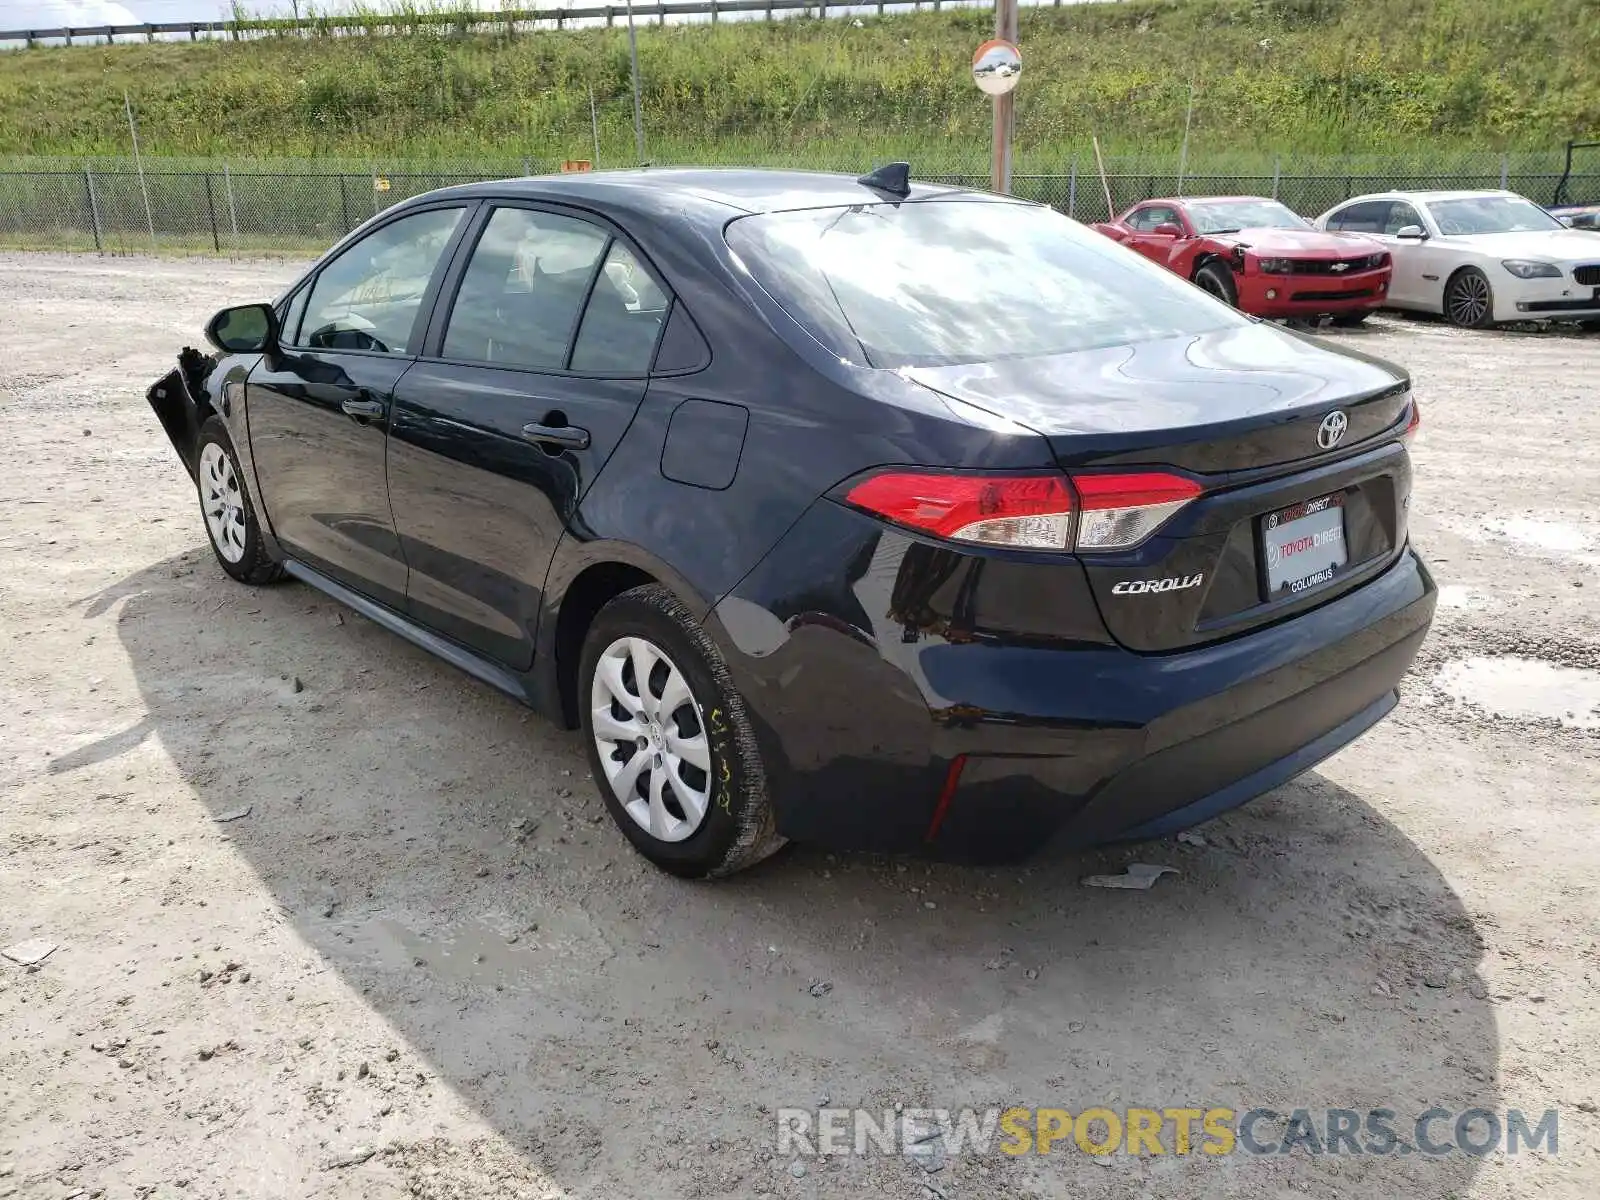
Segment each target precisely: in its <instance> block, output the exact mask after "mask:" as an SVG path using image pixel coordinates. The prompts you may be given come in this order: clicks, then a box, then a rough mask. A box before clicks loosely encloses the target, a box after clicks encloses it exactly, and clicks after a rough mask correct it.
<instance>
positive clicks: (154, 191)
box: [0, 147, 1600, 255]
mask: <svg viewBox="0 0 1600 1200" xmlns="http://www.w3.org/2000/svg"><path fill="white" fill-rule="evenodd" d="M740 149H741V150H743V151H746V153H742V154H739V155H737V156H734V155H729V156H724V155H722V154H719V153H715V152H713V153H710V154H706V153H701V154H695V155H691V156H685V157H686V159H687V161H688V162H691V163H698V164H704V163H705V161H706V159H707V158H710V159H712V160H714V163H715V165H732V163H733V162H737V161H739V159H741V158H742V159H743V160H744V161H745V162H749V163H752V164H759V163H761V162H762V161H763V160H765V161H768V162H770V161H771V160H770V159H766V156H764V155H762V154H760V153H748V151H749V149H750V148H749V147H741V148H740ZM974 149H976V148H974ZM849 157H850V155H849V154H848V153H840V152H837V151H832V152H830V153H829V155H828V156H827V160H826V161H813V162H804V160H803V158H802V159H801V162H803V163H804V165H807V166H814V167H818V168H824V169H833V170H848V171H865V170H868V169H870V168H871V167H872V166H873V165H874V159H873V158H872V157H870V156H869V154H868V153H863V155H862V156H861V158H860V159H859V160H858V161H848V159H849ZM946 157H947V161H948V160H949V159H951V158H953V159H954V160H955V161H957V162H959V163H960V165H961V167H962V168H963V169H957V170H946V171H943V172H941V171H940V170H938V169H936V168H937V167H938V166H939V165H940V164H939V163H937V162H936V163H933V164H932V166H933V167H934V168H935V169H928V168H927V167H924V166H921V165H919V164H918V163H917V162H916V160H915V158H913V160H912V165H913V171H914V174H915V175H916V177H917V178H920V179H923V180H927V181H930V182H943V183H953V184H959V185H962V186H967V187H975V188H984V187H987V186H988V182H989V181H988V176H987V174H986V173H979V172H977V171H975V170H973V169H972V167H973V165H974V162H973V160H974V158H978V155H976V154H974V155H968V154H955V155H950V154H949V152H948V150H947V151H946ZM878 161H881V157H880V158H879V159H878ZM979 161H981V158H979ZM657 164H658V165H662V164H661V160H660V159H658V160H657ZM580 165H583V164H577V163H572V162H569V161H567V160H556V159H548V158H544V159H541V158H534V157H531V156H530V157H520V156H507V157H503V158H496V159H484V160H473V161H455V162H433V163H416V162H395V163H371V164H359V165H358V164H352V163H342V162H336V161H329V160H324V161H320V162H289V161H285V162H260V161H257V162H249V163H245V162H238V163H230V162H212V161H205V162H192V161H184V162H175V161H172V160H164V159H145V160H144V161H143V163H142V164H141V163H136V162H135V161H134V160H132V159H105V158H98V159H83V160H62V159H30V160H0V246H4V247H10V248H30V249H62V250H99V251H102V252H114V253H145V252H150V251H152V250H155V251H159V252H184V253H208V254H246V255H248V254H262V253H289V254H299V253H310V252H314V251H317V250H319V249H321V248H324V247H326V246H328V245H330V244H331V243H333V242H334V241H336V240H338V239H339V238H340V237H341V236H343V235H344V234H345V233H347V232H348V231H349V230H351V229H353V228H355V227H356V226H357V225H359V224H360V223H361V222H362V221H364V220H366V219H367V218H368V217H371V216H372V215H374V214H375V213H377V212H380V211H382V210H383V209H384V208H386V207H388V206H389V205H391V204H395V203H397V202H399V201H400V200H403V199H406V198H408V197H410V196H415V195H418V194H421V193H423V192H426V191H430V190H432V189H434V188H438V187H444V186H448V185H450V184H455V183H466V182H470V181H474V180H480V179H494V178H508V177H512V176H519V175H528V174H539V173H544V172H555V171H560V170H562V169H563V168H564V167H573V166H580ZM786 165H800V164H799V163H797V162H796V160H795V157H793V156H789V157H788V158H787V163H786ZM1561 165H1562V164H1561V156H1560V154H1559V152H1550V153H1535V154H1515V155H1511V154H1506V155H1502V154H1481V155H1459V154H1458V155H1454V156H1452V157H1451V159H1450V160H1449V161H1435V162H1417V161H1397V160H1382V159H1372V158H1355V157H1350V158H1320V159H1319V158H1308V157H1306V156H1294V157H1290V156H1282V157H1275V156H1267V157H1263V158H1259V159H1256V160H1253V161H1250V162H1239V161H1233V162H1217V161H1205V160H1201V161H1195V162H1192V163H1191V164H1184V165H1183V166H1182V167H1180V164H1179V162H1178V160H1177V156H1172V157H1170V158H1162V159H1153V158H1152V159H1146V160H1137V161H1136V160H1130V159H1126V158H1118V159H1108V160H1107V161H1106V162H1105V174H1104V176H1102V175H1101V174H1100V172H1099V170H1098V169H1097V166H1096V163H1095V159H1094V157H1093V155H1092V154H1087V155H1073V154H1070V153H1068V154H1062V153H1059V152H1055V151H1049V150H1046V149H1043V148H1038V149H1034V150H1031V151H1030V150H1027V149H1019V151H1018V153H1017V156H1016V167H1015V173H1014V175H1013V182H1012V191H1013V192H1014V193H1015V194H1016V195H1018V196H1022V197H1026V198H1028V199H1032V200H1037V201H1040V202H1043V203H1046V204H1049V205H1051V206H1053V207H1055V208H1057V209H1059V210H1061V211H1062V212H1065V213H1067V214H1068V215H1070V216H1073V217H1076V218H1078V219H1079V220H1083V221H1099V220H1104V219H1105V218H1106V216H1107V213H1108V211H1116V212H1120V211H1122V210H1123V209H1125V208H1126V207H1127V206H1129V205H1131V204H1133V203H1135V202H1137V201H1139V200H1145V199H1149V198H1151V197H1154V196H1164V195H1175V194H1183V195H1191V196H1203V195H1262V196H1274V197H1277V198H1278V199H1280V200H1282V201H1283V202H1284V203H1285V204H1287V205H1288V206H1289V207H1290V208H1292V209H1294V210H1295V211H1297V212H1300V213H1302V214H1304V215H1306V216H1308V217H1314V216H1316V215H1317V214H1319V213H1321V212H1324V211H1326V210H1327V209H1328V208H1331V207H1332V206H1333V205H1335V204H1338V203H1339V202H1341V201H1343V200H1346V199H1348V198H1350V197H1351V196H1356V195H1360V194H1362V193H1365V192H1373V191H1382V190H1387V189H1390V188H1497V187H1509V188H1511V189H1513V190H1515V191H1518V192H1521V193H1522V194H1524V195H1526V196H1528V197H1530V198H1531V199H1533V200H1535V201H1538V202H1540V203H1548V202H1550V200H1551V198H1552V196H1553V193H1554V191H1555V187H1556V184H1557V182H1558V181H1559V180H1560V178H1561ZM1108 192H1109V195H1110V205H1109V209H1108V205H1107V193H1108ZM1568 192H1569V194H1570V195H1571V196H1572V197H1573V198H1574V199H1576V200H1582V199H1600V173H1597V174H1578V175H1574V176H1573V177H1572V179H1571V180H1570V181H1569V183H1568Z"/></svg>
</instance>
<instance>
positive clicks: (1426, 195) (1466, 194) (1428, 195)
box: [1334, 188, 1526, 208]
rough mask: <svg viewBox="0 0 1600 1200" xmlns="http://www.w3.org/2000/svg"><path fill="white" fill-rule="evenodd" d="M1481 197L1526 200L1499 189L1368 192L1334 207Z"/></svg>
mask: <svg viewBox="0 0 1600 1200" xmlns="http://www.w3.org/2000/svg"><path fill="white" fill-rule="evenodd" d="M1481 196H1515V197H1516V198H1517V199H1519V200H1522V199H1526V197H1524V196H1521V195H1519V194H1518V193H1516V192H1507V191H1502V190H1501V189H1500V188H1465V189H1455V190H1451V191H1442V190H1441V191H1414V192H1407V191H1393V192H1369V193H1368V194H1367V195H1365V196H1351V197H1350V199H1348V200H1341V201H1340V202H1339V203H1338V204H1336V205H1334V207H1335V208H1343V207H1344V206H1345V205H1346V204H1354V203H1355V202H1356V201H1358V200H1472V199H1476V198H1478V197H1481Z"/></svg>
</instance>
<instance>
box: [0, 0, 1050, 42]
mask: <svg viewBox="0 0 1600 1200" xmlns="http://www.w3.org/2000/svg"><path fill="white" fill-rule="evenodd" d="M972 2H975V0H972ZM1061 2H1062V0H1046V3H1053V4H1054V5H1055V6H1056V7H1059V6H1060V4H1061ZM945 5H948V6H949V7H951V8H959V7H963V6H964V5H963V3H962V2H961V0H833V4H832V5H831V7H832V8H833V9H834V10H835V11H836V12H837V14H838V15H840V16H843V15H846V13H847V12H849V13H860V12H865V11H872V10H876V11H877V13H878V14H879V15H880V16H881V15H882V14H883V13H884V12H885V11H887V10H888V9H892V8H912V9H921V8H924V7H927V8H928V9H930V10H931V11H933V12H938V11H939V10H940V8H941V7H942V6H945ZM632 7H633V16H634V19H635V20H636V21H637V20H645V21H649V20H651V19H654V20H656V21H658V22H660V23H662V24H665V23H666V19H667V18H668V17H672V16H710V18H711V19H712V21H715V20H716V19H717V17H718V16H720V15H723V14H726V13H765V14H766V15H767V16H768V17H769V18H770V17H771V16H772V14H773V13H775V12H785V11H800V10H814V11H815V12H816V14H817V15H818V16H819V17H826V16H827V15H828V10H829V8H830V5H829V3H828V0H688V2H682V0H679V2H677V3H667V2H666V0H656V2H655V3H647V2H646V0H640V2H639V3H637V4H634V5H633V6H632ZM627 16H628V6H627V5H622V4H602V5H588V6H585V7H581V8H576V7H575V8H517V9H502V10H498V11H485V12H482V13H478V12H441V13H413V14H401V15H389V14H382V15H371V16H368V15H365V14H362V15H352V16H348V17H340V16H326V17H302V18H300V19H298V20H296V19H294V18H292V17H271V18H266V17H264V18H261V19H259V20H248V21H146V22H142V23H140V24H137V25H71V26H65V25H64V26H60V27H58V28H55V29H0V42H22V43H24V44H25V45H27V46H33V45H35V44H36V43H38V42H44V41H64V42H66V43H67V44H68V45H69V46H70V45H73V44H74V40H75V39H77V40H88V41H91V42H93V41H96V40H98V39H101V38H104V39H105V40H106V41H107V42H110V41H112V40H114V39H116V38H119V37H143V38H147V39H150V40H154V39H155V38H156V37H157V36H165V35H173V34H176V35H179V36H182V35H184V34H187V35H188V37H189V40H190V41H197V40H199V38H200V37H201V36H202V35H203V36H205V37H208V38H225V39H230V40H233V41H239V40H241V39H244V38H248V37H259V36H262V35H269V34H285V33H297V32H309V33H333V32H342V31H349V32H350V33H352V34H354V33H357V32H359V33H363V34H364V33H373V32H378V31H380V30H381V31H387V32H406V33H410V32H415V31H417V30H421V29H442V30H449V31H460V32H478V31H482V32H491V31H494V30H504V29H516V28H517V27H518V26H524V25H532V26H538V25H540V24H551V23H553V24H554V25H555V27H556V28H557V29H559V28H561V27H562V26H563V25H565V24H566V22H568V21H595V20H604V21H605V23H606V25H607V26H610V25H613V24H614V23H615V22H616V21H618V20H626V19H627Z"/></svg>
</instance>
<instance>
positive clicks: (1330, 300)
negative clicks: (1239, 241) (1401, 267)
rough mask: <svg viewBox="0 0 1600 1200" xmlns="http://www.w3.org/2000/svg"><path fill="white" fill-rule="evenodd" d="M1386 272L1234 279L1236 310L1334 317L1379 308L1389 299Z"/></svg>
mask: <svg viewBox="0 0 1600 1200" xmlns="http://www.w3.org/2000/svg"><path fill="white" fill-rule="evenodd" d="M1389 276H1390V273H1389V271H1387V270H1377V271H1362V272H1360V273H1358V274H1356V275H1351V276H1340V275H1243V276H1236V277H1235V281H1236V282H1237V284H1238V287H1239V307H1240V308H1241V309H1243V310H1244V311H1245V312H1247V313H1251V314H1252V315H1254V316H1258V317H1316V316H1323V315H1332V316H1337V315H1340V314H1343V313H1350V312H1365V311H1367V310H1370V309H1374V308H1377V307H1379V306H1380V305H1382V304H1383V303H1384V301H1385V300H1387V299H1388V296H1389Z"/></svg>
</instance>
